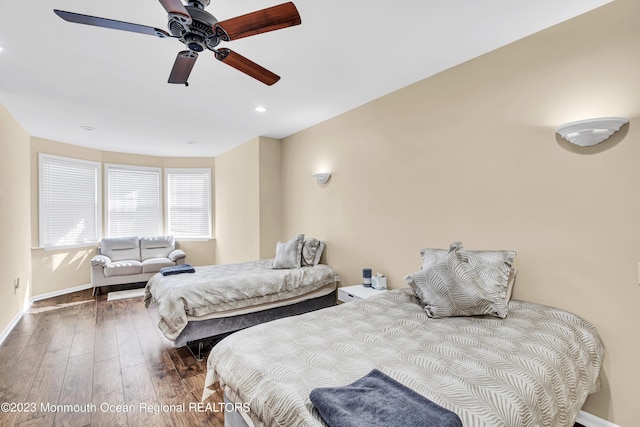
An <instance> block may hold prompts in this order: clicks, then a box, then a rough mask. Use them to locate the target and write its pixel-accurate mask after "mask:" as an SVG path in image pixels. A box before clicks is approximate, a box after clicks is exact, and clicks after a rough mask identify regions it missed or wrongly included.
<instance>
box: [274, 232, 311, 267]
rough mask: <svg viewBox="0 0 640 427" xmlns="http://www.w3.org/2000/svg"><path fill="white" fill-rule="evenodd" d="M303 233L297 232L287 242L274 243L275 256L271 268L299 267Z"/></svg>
mask: <svg viewBox="0 0 640 427" xmlns="http://www.w3.org/2000/svg"><path fill="white" fill-rule="evenodd" d="M303 243H304V234H298V235H297V236H296V237H294V238H293V239H291V240H289V241H288V242H285V243H282V242H278V243H277V244H276V257H275V258H274V259H273V268H300V266H301V259H302V244H303Z"/></svg>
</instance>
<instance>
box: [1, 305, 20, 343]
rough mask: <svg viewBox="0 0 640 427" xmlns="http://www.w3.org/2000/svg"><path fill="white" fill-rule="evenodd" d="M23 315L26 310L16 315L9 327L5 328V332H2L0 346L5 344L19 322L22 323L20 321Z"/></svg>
mask: <svg viewBox="0 0 640 427" xmlns="http://www.w3.org/2000/svg"><path fill="white" fill-rule="evenodd" d="M23 314H24V310H21V311H20V312H19V313H18V314H16V315H15V317H14V318H13V319H11V322H9V324H8V325H7V327H6V328H4V331H2V333H1V334H0V345H1V344H2V343H3V342H4V340H6V339H7V337H8V336H9V334H10V333H11V331H12V330H13V328H15V327H16V325H17V324H18V322H19V321H20V319H22V315H23Z"/></svg>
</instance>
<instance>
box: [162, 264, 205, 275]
mask: <svg viewBox="0 0 640 427" xmlns="http://www.w3.org/2000/svg"><path fill="white" fill-rule="evenodd" d="M195 272H196V269H195V268H193V267H192V266H191V264H180V265H172V266H171V267H162V268H161V269H160V273H162V275H163V276H170V275H172V274H180V273H195Z"/></svg>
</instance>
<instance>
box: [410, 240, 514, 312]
mask: <svg viewBox="0 0 640 427" xmlns="http://www.w3.org/2000/svg"><path fill="white" fill-rule="evenodd" d="M448 252H449V251H448V250H447V249H429V248H425V249H422V250H420V255H421V256H422V266H421V270H426V269H428V268H429V267H430V266H432V265H434V264H435V263H437V262H439V261H441V260H442V259H444V257H445V256H446V255H447V254H448ZM465 252H466V254H467V256H468V259H469V264H471V265H472V266H473V267H474V268H475V269H476V270H477V272H478V274H480V277H481V278H482V280H483V283H484V284H485V287H486V288H487V290H488V291H489V292H494V291H497V292H499V293H500V295H502V296H503V298H504V299H505V301H506V302H509V300H510V299H511V292H510V289H509V285H511V287H513V282H510V281H509V278H510V272H511V267H512V265H513V260H514V258H515V256H516V252H515V251H511V250H473V251H465ZM514 277H515V276H514Z"/></svg>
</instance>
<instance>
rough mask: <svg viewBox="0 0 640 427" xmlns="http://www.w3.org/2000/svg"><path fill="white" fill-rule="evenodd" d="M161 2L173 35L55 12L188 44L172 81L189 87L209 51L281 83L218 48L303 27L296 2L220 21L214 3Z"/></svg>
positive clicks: (72, 19)
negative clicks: (209, 8) (196, 66)
mask: <svg viewBox="0 0 640 427" xmlns="http://www.w3.org/2000/svg"><path fill="white" fill-rule="evenodd" d="M159 1H160V3H161V4H162V6H163V7H164V8H165V10H166V11H167V13H168V14H169V23H168V29H169V32H170V33H168V32H166V31H164V30H161V29H158V28H153V27H147V26H145V25H140V24H132V23H129V22H123V21H116V20H113V19H106V18H99V17H97V16H90V15H82V14H79V13H73V12H65V11H63V10H57V9H54V10H53V11H54V12H55V13H56V15H58V16H59V17H61V18H62V19H64V20H65V21H68V22H74V23H77V24H85V25H94V26H96V27H104V28H111V29H114V30H122V31H131V32H134V33H141V34H147V35H150V36H156V37H160V38H167V37H171V38H177V39H178V40H180V41H181V42H182V43H184V44H185V46H186V47H187V50H183V51H181V52H179V53H178V56H177V57H176V60H175V62H174V64H173V68H172V69H171V74H170V75H169V80H168V82H169V83H177V84H184V85H185V86H188V85H189V83H188V82H187V80H188V78H189V75H190V74H191V70H192V69H193V65H194V64H195V62H196V59H198V53H199V52H202V51H204V50H205V49H209V50H210V51H212V52H214V54H215V57H216V59H217V60H219V61H221V62H224V63H225V64H227V65H229V66H231V67H233V68H235V69H236V70H238V71H241V72H243V73H245V74H247V75H248V76H250V77H253V78H254V79H256V80H259V81H261V82H262V83H264V84H266V85H269V86H271V85H272V84H274V83H275V82H277V81H278V80H280V76H278V75H276V74H274V73H272V72H271V71H269V70H267V69H266V68H264V67H262V66H260V65H258V64H256V63H255V62H253V61H251V60H250V59H247V58H245V57H244V56H242V55H240V54H239V53H236V52H234V51H232V50H231V49H227V48H216V47H217V46H218V44H220V42H221V41H225V42H228V41H233V40H237V39H241V38H243V37H248V36H253V35H256V34H261V33H266V32H269V31H274V30H280V29H282V28H287V27H292V26H294V25H300V23H301V22H302V21H301V19H300V15H299V14H298V10H297V9H296V6H295V5H294V4H293V3H292V2H288V3H283V4H280V5H277V6H273V7H269V8H266V9H262V10H258V11H255V12H251V13H248V14H246V15H241V16H237V17H235V18H231V19H227V20H224V21H220V22H218V20H217V19H216V18H215V17H214V16H213V15H211V14H210V13H209V12H207V11H205V10H204V8H205V7H207V6H209V3H210V2H211V0H189V2H188V5H186V6H185V5H183V4H182V2H181V1H180V0H159Z"/></svg>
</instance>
